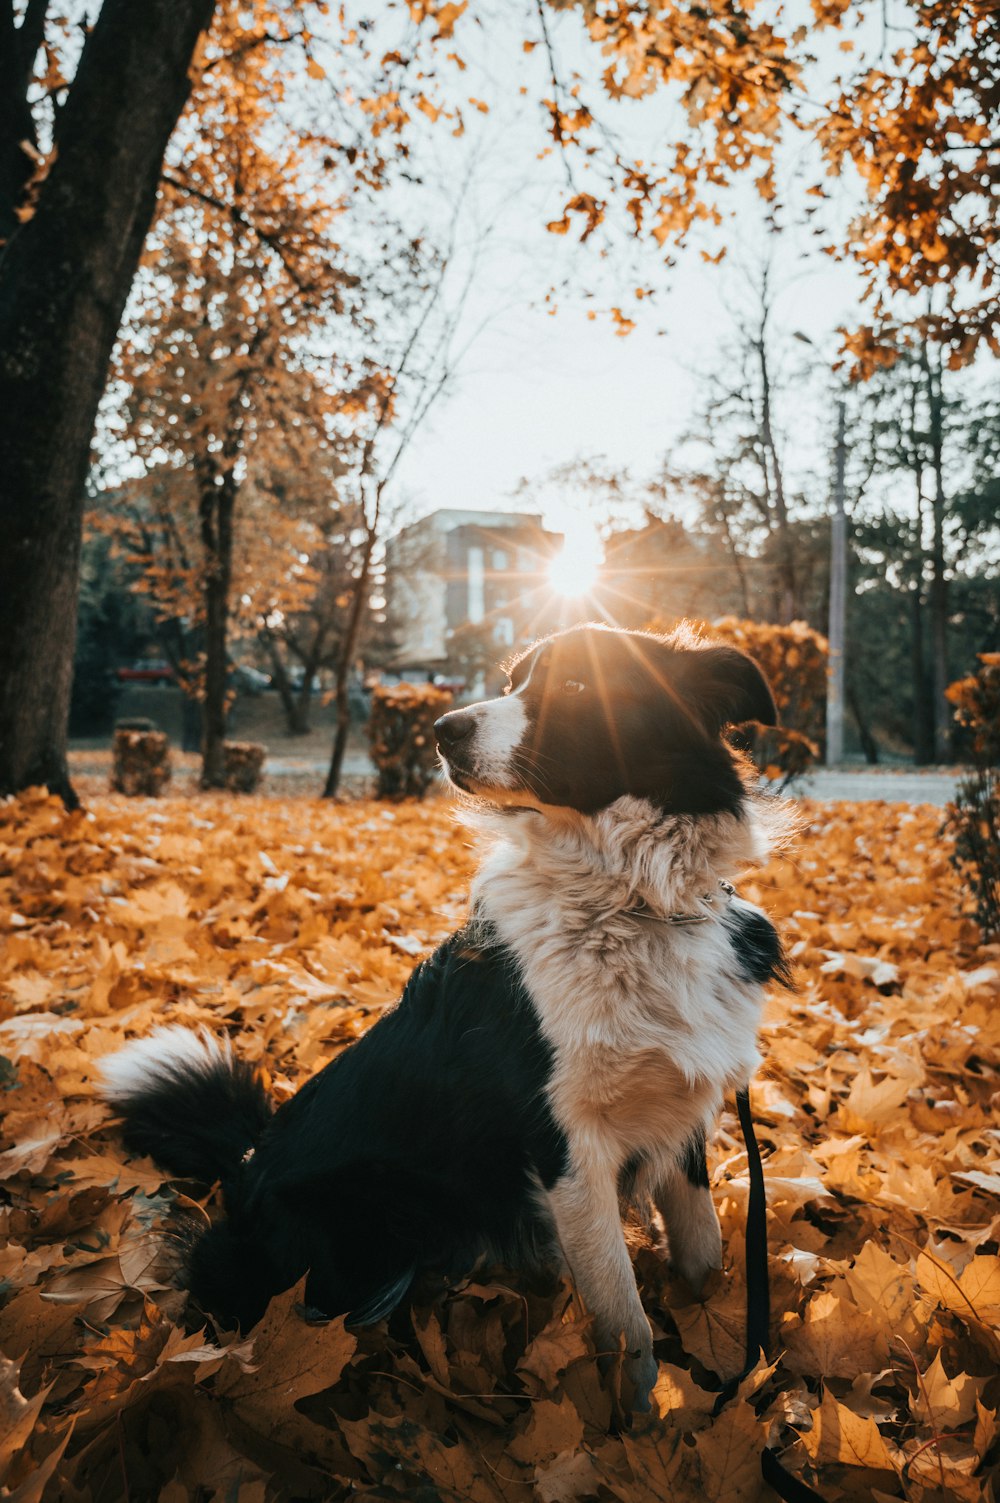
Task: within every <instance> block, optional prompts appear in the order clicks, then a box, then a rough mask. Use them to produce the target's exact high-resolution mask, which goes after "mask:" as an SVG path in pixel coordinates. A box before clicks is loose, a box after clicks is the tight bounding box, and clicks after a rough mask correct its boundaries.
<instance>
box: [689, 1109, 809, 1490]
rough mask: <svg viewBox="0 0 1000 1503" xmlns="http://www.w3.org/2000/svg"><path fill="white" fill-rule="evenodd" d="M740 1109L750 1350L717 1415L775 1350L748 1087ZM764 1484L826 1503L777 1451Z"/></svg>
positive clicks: (766, 1464)
mask: <svg viewBox="0 0 1000 1503" xmlns="http://www.w3.org/2000/svg"><path fill="white" fill-rule="evenodd" d="M736 1110H737V1112H738V1114H739V1119H740V1127H741V1129H742V1131H743V1141H744V1143H745V1144H746V1150H747V1167H748V1171H749V1177H750V1197H749V1200H748V1202H747V1231H746V1269H747V1346H746V1365H745V1367H744V1369H743V1371H742V1372H741V1373H740V1374H739V1376H738V1377H735V1378H730V1380H729V1382H728V1383H724V1384H723V1386H722V1388H721V1389H720V1390H719V1396H718V1398H717V1399H716V1401H715V1413H716V1414H718V1413H719V1410H720V1409H721V1408H722V1407H723V1405H724V1404H728V1402H729V1400H730V1399H731V1398H732V1397H733V1396H734V1394H735V1393H736V1392H737V1390H738V1389H739V1386H740V1384H741V1383H742V1382H743V1379H744V1378H745V1377H746V1376H747V1374H748V1373H752V1372H753V1370H754V1368H755V1367H756V1366H757V1363H758V1361H759V1360H760V1358H761V1356H762V1355H763V1357H764V1360H765V1361H767V1358H768V1353H769V1351H770V1338H769V1331H770V1325H771V1289H770V1284H769V1281H768V1275H767V1197H766V1193H765V1189H764V1166H763V1164H762V1163H761V1159H760V1148H759V1147H758V1146H757V1137H756V1134H755V1133H754V1130H753V1115H752V1113H751V1111H750V1091H749V1088H748V1087H747V1086H744V1087H743V1089H742V1090H739V1091H737V1092H736ZM760 1469H761V1472H762V1474H763V1477H764V1481H765V1482H766V1483H767V1484H768V1485H769V1486H770V1487H773V1488H774V1491H775V1492H776V1493H777V1494H778V1497H779V1498H783V1499H784V1500H785V1503H823V1499H822V1498H821V1497H820V1494H819V1493H817V1492H815V1491H814V1490H813V1489H812V1488H811V1487H810V1486H809V1485H808V1483H805V1482H803V1481H802V1480H801V1479H800V1478H799V1477H796V1476H795V1474H794V1473H793V1472H790V1471H789V1470H788V1469H787V1467H785V1466H784V1465H783V1464H782V1463H781V1461H780V1460H779V1459H778V1453H777V1451H775V1450H773V1449H770V1448H769V1449H767V1450H765V1451H764V1452H763V1454H762V1455H761V1458H760Z"/></svg>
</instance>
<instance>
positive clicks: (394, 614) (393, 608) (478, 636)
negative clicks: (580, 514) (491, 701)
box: [386, 509, 562, 680]
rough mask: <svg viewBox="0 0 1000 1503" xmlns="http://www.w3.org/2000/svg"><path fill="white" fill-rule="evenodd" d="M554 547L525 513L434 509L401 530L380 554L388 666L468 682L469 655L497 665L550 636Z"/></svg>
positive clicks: (553, 535) (558, 538) (554, 535)
mask: <svg viewBox="0 0 1000 1503" xmlns="http://www.w3.org/2000/svg"><path fill="white" fill-rule="evenodd" d="M561 544H562V534H561V533H558V532H548V531H546V529H545V528H544V527H543V526H542V522H541V517H540V516H538V515H535V514H533V513H528V512H501V511H473V510H469V511H463V510H458V509H443V510H440V511H435V512H432V513H431V514H430V516H427V517H421V518H420V520H419V521H418V522H413V523H412V524H411V525H410V526H409V527H404V528H403V530H402V531H401V532H399V533H397V535H396V536H395V537H394V538H392V539H390V541H389V543H388V545H387V548H386V593H387V602H388V613H389V618H390V621H391V623H392V630H393V634H394V636H395V638H396V640H397V642H398V643H399V651H398V654H397V657H396V660H395V662H394V663H393V665H392V666H393V667H394V668H395V669H396V670H397V671H399V672H405V673H421V674H423V673H426V674H427V675H428V676H429V677H433V676H434V675H435V674H448V673H454V674H457V675H458V676H461V677H467V678H470V680H471V678H473V677H475V676H476V672H477V670H478V666H479V665H478V664H477V663H476V661H475V659H476V657H477V655H482V656H483V657H484V658H487V659H489V658H492V659H493V660H497V659H500V658H503V657H505V656H506V655H507V653H508V652H509V651H510V649H511V648H514V647H516V646H518V645H520V644H521V643H523V642H528V641H531V640H532V639H533V638H534V637H536V636H538V635H540V634H541V633H543V632H545V631H547V630H549V629H551V615H552V609H553V604H552V599H551V595H552V592H551V588H550V585H549V578H548V567H549V564H550V563H551V561H552V559H553V557H554V556H555V555H556V554H557V553H558V552H559V549H560V547H561ZM483 666H484V667H485V663H484V664H483ZM470 668H471V669H472V673H471V674H470V673H469V671H468V670H469V669H470Z"/></svg>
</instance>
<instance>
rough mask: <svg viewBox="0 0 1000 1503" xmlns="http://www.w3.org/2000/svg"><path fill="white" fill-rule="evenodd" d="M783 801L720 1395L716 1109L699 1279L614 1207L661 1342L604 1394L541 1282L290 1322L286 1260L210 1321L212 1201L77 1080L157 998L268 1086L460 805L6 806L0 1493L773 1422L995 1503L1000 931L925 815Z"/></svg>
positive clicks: (230, 1489)
mask: <svg viewBox="0 0 1000 1503" xmlns="http://www.w3.org/2000/svg"><path fill="white" fill-rule="evenodd" d="M804 813H805V820H806V827H805V829H804V831H803V834H802V837H801V839H800V840H799V842H798V843H797V845H796V846H795V847H794V849H793V850H792V851H791V852H790V853H789V854H788V855H787V856H786V857H783V858H781V859H779V860H776V861H774V862H772V864H771V865H770V866H769V867H768V868H767V869H766V870H765V871H764V872H763V873H758V874H755V875H753V876H751V877H749V878H748V879H747V881H746V882H745V883H744V884H743V891H744V893H745V894H746V895H747V896H748V897H750V898H752V899H754V900H756V901H760V902H762V903H763V904H764V906H765V907H766V908H767V909H768V910H769V911H770V912H771V913H772V914H773V915H774V916H775V917H776V919H777V920H778V921H779V923H780V925H781V927H782V929H783V931H784V933H785V936H786V939H787V941H788V944H789V946H790V948H791V951H792V955H793V958H794V960H795V963H796V981H797V990H796V991H795V992H794V993H780V994H776V995H775V996H774V998H773V1000H772V1003H771V1006H770V1011H769V1015H768V1021H767V1025H766V1029H765V1048H766V1052H767V1056H768V1060H767V1064H766V1067H765V1070H764V1072H763V1074H762V1077H761V1078H760V1079H759V1080H758V1081H757V1082H756V1084H755V1088H754V1104H755V1109H756V1114H757V1120H758V1124H759V1132H760V1136H761V1140H762V1145H763V1147H764V1150H765V1154H766V1156H767V1164H766V1171H767V1180H768V1202H769V1236H770V1251H771V1263H770V1266H771V1279H772V1307H773V1310H772V1313H773V1333H772V1339H773V1343H774V1351H775V1353H778V1354H780V1355H779V1356H778V1358H777V1361H776V1362H775V1364H774V1365H772V1366H767V1367H765V1366H764V1365H761V1366H760V1367H759V1368H758V1370H757V1372H756V1373H754V1374H753V1375H752V1376H751V1377H750V1378H749V1379H747V1380H745V1382H744V1384H743V1385H742V1388H741V1390H740V1392H739V1394H738V1395H737V1397H735V1398H734V1399H732V1400H731V1401H730V1402H729V1403H728V1404H727V1405H726V1406H725V1408H724V1409H723V1410H722V1412H721V1414H720V1415H719V1416H718V1417H713V1414H712V1410H713V1406H714V1403H715V1395H714V1392H713V1389H714V1388H715V1387H716V1386H717V1384H718V1380H719V1379H720V1378H725V1377H728V1376H730V1375H732V1374H734V1373H736V1372H738V1371H739V1370H740V1367H741V1365H742V1354H743V1322H744V1300H745V1286H744V1278H743V1255H742V1232H743V1220H744V1215H745V1209H746V1202H747V1176H746V1158H745V1154H744V1153H743V1151H742V1148H741V1144H740V1142H739V1139H738V1132H737V1129H736V1125H735V1121H734V1119H733V1117H732V1116H731V1115H729V1114H726V1115H725V1116H724V1118H723V1121H722V1123H721V1126H720V1130H719V1132H718V1134H717V1136H716V1139H715V1141H714V1143H713V1144H712V1145H711V1168H712V1173H713V1186H714V1194H715V1198H716V1203H717V1205H718V1207H719V1211H720V1215H721V1218H722V1222H723V1229H724V1233H725V1236H726V1242H727V1249H728V1250H727V1264H726V1268H725V1270H724V1272H723V1274H722V1275H721V1276H719V1277H718V1279H717V1280H716V1281H715V1283H714V1284H713V1286H712V1287H710V1288H709V1289H707V1290H706V1291H705V1298H704V1300H703V1301H700V1300H696V1299H694V1298H693V1297H692V1294H691V1292H690V1291H689V1290H687V1289H686V1288H685V1287H684V1286H683V1285H682V1284H680V1283H679V1282H677V1281H675V1280H672V1279H671V1277H670V1275H669V1273H668V1271H667V1268H666V1265H665V1263H664V1262H663V1261H662V1259H661V1256H660V1254H659V1253H658V1252H657V1251H656V1250H655V1249H654V1248H653V1247H652V1246H651V1245H650V1243H649V1241H648V1240H647V1238H646V1237H645V1235H644V1234H643V1233H642V1231H641V1230H640V1229H639V1228H638V1227H633V1228H631V1231H630V1235H631V1237H632V1240H633V1244H634V1251H635V1258H636V1266H637V1272H638V1276H639V1279H640V1284H641V1287H642V1290H643V1297H644V1301H645V1304H646V1308H647V1310H648V1312H649V1315H650V1317H651V1319H652V1321H653V1324H654V1329H655V1331H656V1334H657V1337H658V1340H657V1348H656V1350H657V1355H658V1357H659V1358H660V1364H661V1365H660V1381H659V1384H658V1387H657V1390H656V1394H655V1412H654V1414H653V1415H652V1416H651V1417H650V1418H648V1419H645V1420H643V1421H642V1422H641V1423H638V1424H636V1425H634V1426H632V1427H631V1428H629V1427H626V1426H624V1425H622V1424H620V1423H619V1422H618V1417H617V1416H616V1406H615V1398H614V1392H613V1388H614V1383H613V1380H612V1381H610V1382H602V1380H601V1379H600V1377H599V1375H598V1371H597V1366H596V1363H595V1360H594V1355H593V1344H592V1340H591V1336H590V1331H589V1328H588V1323H587V1320H586V1318H585V1316H584V1315H583V1313H582V1312H581V1310H580V1309H579V1308H578V1306H577V1304H576V1303H575V1301H574V1299H573V1297H572V1294H571V1291H569V1290H568V1289H567V1288H566V1287H565V1286H563V1285H560V1284H558V1283H556V1282H555V1281H553V1282H550V1283H544V1282H541V1283H537V1282H536V1283H527V1282H525V1281H524V1280H523V1279H519V1278H516V1277H515V1276H513V1275H511V1274H509V1273H505V1272H504V1271H502V1270H483V1271H482V1272H481V1274H480V1275H479V1276H478V1277H477V1278H474V1279H473V1280H471V1281H470V1282H468V1283H466V1284H464V1285H462V1286H460V1287H458V1288H454V1289H451V1290H448V1291H442V1292H441V1293H440V1294H439V1295H437V1296H436V1297H434V1298H431V1297H428V1299H427V1301H426V1302H425V1303H423V1304H422V1305H420V1306H418V1307H415V1308H414V1309H412V1310H411V1311H404V1312H400V1313H398V1314H397V1316H395V1317H394V1318H393V1321H392V1322H391V1323H390V1324H389V1326H388V1327H387V1326H386V1325H385V1324H382V1325H380V1326H377V1327H375V1328H373V1329H371V1330H367V1331H350V1332H349V1331H346V1330H345V1329H344V1327H343V1324H342V1322H340V1321H331V1322H329V1323H326V1324H313V1325H309V1324H307V1323H306V1322H305V1321H304V1319H303V1315H302V1313H301V1311H300V1308H299V1297H300V1291H295V1290H293V1291H290V1292H289V1293H287V1294H285V1295H282V1296H280V1297H279V1298H277V1299H276V1300H275V1301H273V1303H272V1305H271V1307H270V1309H269V1311H268V1313H267V1315H266V1316H265V1317H264V1319H263V1321H262V1322H261V1324H260V1325H259V1326H258V1327H257V1328H256V1329H255V1330H253V1331H251V1332H247V1333H242V1334H241V1335H239V1336H235V1335H227V1334H226V1333H222V1332H218V1331H215V1330H214V1329H213V1328H212V1327H211V1325H208V1326H206V1325H205V1322H204V1321H203V1320H201V1319H198V1318H196V1317H195V1316H194V1315H193V1314H192V1312H191V1311H190V1310H189V1309H188V1308H187V1307H186V1301H185V1296H184V1293H183V1291H182V1290H181V1289H180V1288H178V1286H177V1280H178V1278H179V1273H178V1270H179V1266H180V1262H181V1252H182V1248H183V1246H184V1243H185V1238H189V1237H190V1232H191V1227H192V1225H197V1224H198V1223H200V1222H204V1220H205V1218H206V1216H208V1215H211V1214H212V1213H213V1212H214V1211H215V1210H216V1209H217V1203H216V1197H215V1195H214V1193H213V1192H212V1191H211V1189H209V1188H207V1187H198V1186H195V1185H192V1184H190V1183H188V1184H181V1183H170V1182H167V1181H165V1180H164V1177H163V1175H162V1173H161V1172H160V1171H159V1170H158V1169H157V1168H156V1166H155V1165H154V1164H153V1163H152V1162H150V1161H149V1160H138V1161H135V1160H133V1161H129V1160H127V1159H126V1157H125V1156H124V1154H123V1152H122V1150H121V1147H120V1144H119V1142H118V1140H117V1138H116V1135H115V1129H114V1122H113V1120H112V1119H111V1117H110V1115H109V1112H108V1111H107V1109H106V1108H105V1107H104V1105H103V1104H102V1103H101V1102H100V1100H99V1099H98V1097H97V1095H96V1092H95V1074H96V1062H97V1060H98V1059H99V1058H100V1056H102V1055H103V1054H106V1053H108V1052H110V1051H111V1050H113V1049H115V1048H117V1047H119V1046H120V1045H121V1044H122V1043H123V1042H124V1041H125V1040H127V1039H129V1038H133V1037H137V1036H140V1035H142V1034H144V1033H146V1032H147V1031H148V1030H149V1029H150V1028H152V1027H153V1026H155V1025H156V1024H158V1023H162V1022H164V1021H176V1022H183V1023H188V1024H205V1025H206V1026H207V1027H208V1028H210V1029H212V1030H213V1031H220V1032H221V1031H225V1032H228V1033H230V1034H231V1035H232V1036H233V1037H234V1038H235V1039H236V1041H237V1048H238V1049H239V1051H240V1052H241V1053H242V1054H243V1055H245V1056H246V1057H247V1058H249V1059H251V1060H253V1061H255V1062H257V1063H258V1064H259V1066H260V1068H261V1070H262V1071H263V1072H264V1073H265V1075H266V1078H267V1080H268V1082H269V1084H270V1086H271V1088H272V1089H273V1091H274V1093H275V1095H276V1096H277V1097H279V1098H283V1097H286V1096H288V1095H289V1094H291V1093H292V1092H293V1091H294V1090H295V1089H296V1087H297V1086H299V1085H301V1083H302V1082H303V1081H304V1080H306V1079H307V1078H308V1077H309V1076H310V1075H311V1074H313V1073H314V1072H315V1071H317V1070H318V1069H320V1068H321V1067H322V1065H323V1064H325V1063H326V1061H327V1060H329V1059H331V1058H332V1057H333V1056H334V1055H335V1054H336V1053H337V1052H338V1051H339V1050H341V1049H343V1048H344V1047H346V1046H347V1045H348V1044H350V1042H351V1041H352V1040H353V1039H354V1038H356V1037H357V1036H358V1034H359V1033H360V1032H361V1031H363V1030H364V1029H365V1028H366V1027H368V1026H369V1025H370V1024H371V1023H372V1022H373V1021H374V1020H375V1019H376V1018H377V1017H378V1016H379V1014H380V1012H381V1011H382V1009H384V1008H385V1007H387V1006H389V1005H391V1003H392V1002H393V1001H394V999H395V998H396V996H397V995H398V993H399V990H400V988H401V986H402V984H403V982H404V981H405V979H406V976H407V975H408V973H409V970H410V968H411V967H412V965H413V963H414V961H415V960H416V959H417V958H419V957H420V956H421V955H424V954H426V953H428V952H429V950H430V948H431V947H432V946H433V945H434V944H435V943H436V942H437V941H438V940H439V939H441V938H442V937H443V936H444V935H445V934H446V933H448V932H449V931H450V930H451V929H452V928H453V927H455V926H456V924H458V923H459V922H460V921H461V919H462V916H463V913H464V907H465V902H464V896H465V892H466V888H467V882H468V877H469V873H470V871H471V866H472V857H471V853H470V852H469V850H468V849H467V844H466V838H465V836H464V834H463V833H462V832H461V831H460V830H459V829H458V828H457V827H456V826H455V825H454V823H453V821H452V817H451V814H450V811H449V808H448V806H447V804H445V803H444V802H437V801H436V802H432V803H430V804H428V805H426V806H416V805H412V806H411V805H402V806H388V805H379V804H374V803H363V802H361V803H354V804H346V805H321V804H317V803H315V802H310V801H307V800H304V799H302V800H296V799H288V800H285V801H278V800H269V799H263V798H243V799H240V798H234V797H221V796H219V797H216V796H202V797H198V798H193V799H182V798H173V799H170V800H165V801H161V802H152V801H144V800H131V801H128V800H125V799H122V798H114V797H108V796H105V795H101V796H95V797H93V798H91V799H90V802H89V810H88V812H86V813H77V814H73V815H67V814H65V813H64V812H63V810H62V808H61V806H60V805H58V804H57V803H55V802H54V801H52V800H49V799H47V798H45V797H44V796H42V795H40V794H39V795H36V796H27V797H24V798H22V799H20V800H19V801H14V802H8V803H6V804H3V805H0V936H2V949H0V955H2V960H0V997H2V1004H0V1055H2V1056H4V1058H3V1060H2V1061H0V1070H2V1106H3V1111H4V1118H3V1124H2V1131H3V1138H2V1140H0V1165H2V1177H3V1181H4V1184H5V1186H6V1195H5V1197H4V1199H5V1204H4V1206H3V1208H2V1211H0V1244H2V1251H0V1262H2V1268H0V1274H2V1278H3V1285H2V1300H3V1303H2V1308H0V1354H2V1356H0V1391H2V1397H0V1429H2V1433H3V1440H2V1442H0V1497H2V1498H5V1499H16V1500H19V1503H28V1500H34V1499H41V1498H44V1499H50V1498H51V1499H66V1500H69V1503H82V1500H92V1503H114V1500H118V1499H132V1500H136V1499H142V1498H154V1497H157V1496H159V1497H160V1498H163V1499H166V1500H169V1503H178V1500H181V1499H185V1498H188V1497H192V1496H195V1497H204V1498H218V1499H223V1498H225V1499H227V1500H228V1499H234V1500H238V1503H250V1500H253V1503H257V1500H265V1499H272V1498H273V1499H279V1498H280V1499H286V1498H287V1499H292V1498H311V1497H312V1498H316V1497H322V1498H341V1497H348V1496H366V1497H372V1498H385V1499H390V1498H398V1497H409V1498H415V1499H422V1500H437V1499H442V1500H456V1499H457V1500H472V1503H493V1500H515V1499H516V1500H524V1499H531V1498H537V1499H540V1500H541V1503H572V1500H584V1499H593V1498H596V1499H607V1500H620V1503H638V1500H646V1499H662V1498H668V1497H669V1498H673V1499H679V1500H686V1499H691V1500H695V1499H703V1498H707V1499H717V1500H723V1503H729V1500H740V1503H742V1500H747V1503H750V1500H754V1499H757V1498H761V1499H766V1498H769V1497H773V1494H771V1493H770V1492H769V1490H768V1489H767V1488H766V1487H765V1486H764V1485H763V1484H762V1483H761V1482H760V1480H759V1479H760V1473H759V1456H760V1452H761V1450H762V1448H763V1447H764V1446H765V1445H772V1446H775V1447H777V1448H778V1449H779V1451H780V1452H781V1453H782V1455H783V1457H784V1460H785V1463H786V1465H788V1466H789V1467H791V1468H792V1469H793V1470H795V1471H797V1472H799V1473H800V1474H801V1475H802V1476H804V1477H805V1478H807V1479H808V1480H810V1481H811V1482H812V1483H813V1484H814V1485H815V1486H817V1487H818V1488H819V1490H820V1491H821V1493H822V1494H823V1496H824V1497H826V1498H828V1499H831V1500H835V1499H849V1500H850V1499H868V1498H876V1499H882V1498H899V1497H903V1498H907V1499H911V1500H914V1503H918V1500H919V1503H938V1500H942V1503H943V1500H945V1499H978V1498H980V1497H983V1498H988V1499H995V1498H996V1497H997V1495H998V1489H1000V1437H998V1435H997V1411H998V1409H1000V1257H998V1239H1000V1199H998V1196H1000V1131H998V1128H997V1113H996V1109H997V1106H998V1104H1000V1094H998V1093H1000V1072H998V1065H1000V1010H998V1008H997V996H998V990H1000V947H998V946H995V945H994V946H992V947H990V946H981V945H979V946H977V933H976V930H975V928H974V926H973V925H972V924H971V923H970V922H969V921H968V920H963V919H961V918H959V917H957V916H956V915H957V912H958V910H959V907H960V896H959V894H958V892H957V891H956V888H955V884H954V879H953V875H952V873H951V870H950V867H949V865H948V851H947V847H946V845H945V843H944V842H943V840H942V838H941V836H940V834H939V825H940V820H941V815H940V812H939V811H936V810H933V809H928V808H926V807H918V808H914V809H910V808H907V807H904V806H901V805H877V804H870V805H849V804H840V805H826V806H823V805H818V804H814V805H805V806H804ZM483 1172H484V1174H485V1173H488V1172H489V1166H488V1165H484V1166H483Z"/></svg>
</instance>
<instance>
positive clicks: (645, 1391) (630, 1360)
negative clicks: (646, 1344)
mask: <svg viewBox="0 0 1000 1503" xmlns="http://www.w3.org/2000/svg"><path fill="white" fill-rule="evenodd" d="M659 1371H660V1368H659V1363H658V1362H657V1360H656V1358H655V1357H654V1356H653V1354H652V1352H639V1353H638V1354H636V1355H634V1356H633V1355H631V1354H629V1355H628V1356H626V1358H625V1362H624V1364H623V1368H622V1376H623V1378H624V1380H625V1381H624V1385H623V1386H624V1389H625V1391H624V1393H623V1395H622V1397H623V1399H624V1400H625V1402H626V1404H627V1406H628V1407H629V1408H630V1409H632V1410H633V1411H634V1412H635V1413H637V1414H648V1413H649V1411H650V1409H651V1408H652V1407H653V1400H652V1394H653V1389H654V1388H655V1387H656V1380H657V1378H658V1376H659Z"/></svg>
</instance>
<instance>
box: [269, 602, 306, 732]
mask: <svg viewBox="0 0 1000 1503" xmlns="http://www.w3.org/2000/svg"><path fill="white" fill-rule="evenodd" d="M259 635H260V640H261V641H262V642H263V644H264V646H265V647H266V648H267V655H268V657H269V658H270V659H271V678H272V681H273V683H274V687H275V689H276V690H277V691H278V698H279V699H280V700H281V708H282V709H283V710H284V712H285V726H286V728H287V730H288V734H289V735H290V736H308V734H309V722H308V719H307V720H306V721H304V722H303V720H302V716H301V709H300V705H299V702H298V700H297V699H296V698H295V691H294V689H293V688H292V684H291V680H290V679H289V677H288V674H287V672H286V671H285V665H284V663H283V662H282V658H281V653H280V652H279V651H278V644H277V642H276V641H275V639H274V635H273V633H272V632H271V631H270V630H269V629H268V628H267V627H264V628H262V630H261V632H260V634H259ZM307 708H308V706H307Z"/></svg>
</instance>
